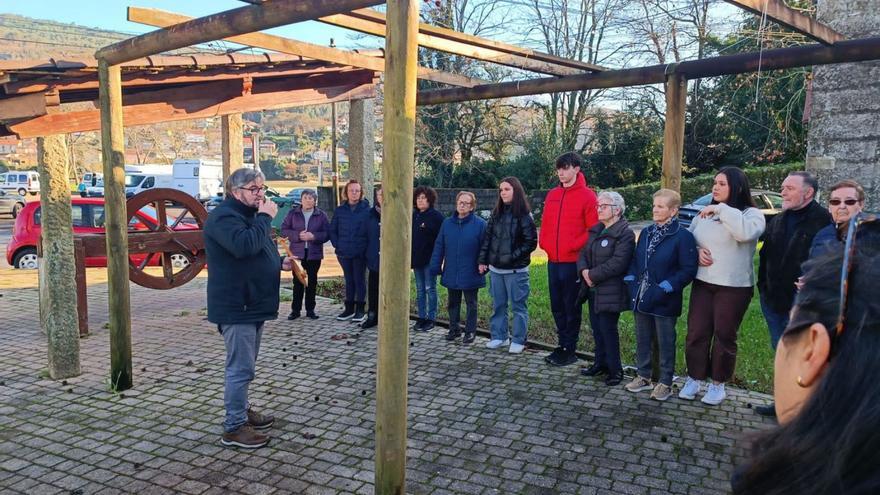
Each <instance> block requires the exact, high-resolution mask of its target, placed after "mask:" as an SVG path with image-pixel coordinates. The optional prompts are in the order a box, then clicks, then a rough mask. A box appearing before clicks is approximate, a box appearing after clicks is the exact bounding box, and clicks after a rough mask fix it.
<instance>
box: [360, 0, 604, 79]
mask: <svg viewBox="0 0 880 495" xmlns="http://www.w3.org/2000/svg"><path fill="white" fill-rule="evenodd" d="M346 15H347V16H350V17H355V18H359V19H364V20H368V21H372V22H376V23H380V24H386V20H385V14H382V13H381V12H377V11H375V10H372V9H359V10H355V11H353V12H348V13H346ZM419 33H421V34H426V35H431V36H433V37H435V38H444V39H447V40H451V41H458V42H460V43H464V44H467V45H470V46H474V47H478V48H487V49H490V50H496V51H499V52H503V53H509V54H511V55H518V56H521V57H526V58H529V59H532V60H539V61H541V62H546V63H548V64H553V65H558V66H561V67H570V68H572V69H578V70H579V71H581V72H583V71H591V72H599V71H603V70H605V68H604V67H602V66H600V65H596V64H591V63H588V62H581V61H580V60H572V59H568V58H563V57H558V56H556V55H550V54H547V53H542V52H539V51H535V50H532V49H530V48H523V47H520V46H516V45H511V44H508V43H502V42H500V41H495V40H490V39H486V38H481V37H479V36H474V35H471V34H465V33H460V32H458V31H455V30H452V29H447V28H443V27H439V26H433V25H431V24H425V23H419Z"/></svg>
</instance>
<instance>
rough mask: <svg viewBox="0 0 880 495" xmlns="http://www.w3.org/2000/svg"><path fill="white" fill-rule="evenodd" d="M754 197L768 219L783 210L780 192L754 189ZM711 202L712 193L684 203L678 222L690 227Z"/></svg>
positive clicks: (679, 212) (679, 211)
mask: <svg viewBox="0 0 880 495" xmlns="http://www.w3.org/2000/svg"><path fill="white" fill-rule="evenodd" d="M752 199H753V200H755V206H757V207H758V209H759V210H761V213H763V214H764V218H765V219H766V220H770V218H771V217H773V215H776V214H777V213H779V212H781V211H782V195H781V194H779V193H778V192H774V191H764V190H761V189H752ZM710 204H712V193H709V194H707V195H705V196H700V197H699V198H697V199H696V200H695V201H694V202H693V203H688V204H686V205H682V206H681V208H679V210H678V222H679V223H680V224H681V225H682V227H689V226H690V225H691V221H692V220H693V219H694V217H695V216H697V215H699V214H700V211H701V210H702V209H703V208H705V207H706V206H708V205H710Z"/></svg>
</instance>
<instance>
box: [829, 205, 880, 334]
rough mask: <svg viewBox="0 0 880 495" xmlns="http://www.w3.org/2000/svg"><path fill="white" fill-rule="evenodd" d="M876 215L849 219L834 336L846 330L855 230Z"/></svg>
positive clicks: (863, 215) (860, 214)
mask: <svg viewBox="0 0 880 495" xmlns="http://www.w3.org/2000/svg"><path fill="white" fill-rule="evenodd" d="M876 220H877V216H876V215H873V214H864V213H859V214H858V215H856V216H854V217H852V218H850V219H849V222H848V223H847V224H846V225H847V231H846V241H845V242H844V245H843V246H844V247H843V249H844V251H843V253H844V254H843V267H842V268H841V269H840V305H839V308H838V315H837V325H835V326H834V335H835V337H840V335H841V334H843V332H844V330H846V303H847V296H848V292H849V275H850V273H852V267H853V259H854V258H855V252H856V239H857V238H858V236H857V235H856V231H858V230H859V226H861V225H862V224H863V223H869V222H874V221H876Z"/></svg>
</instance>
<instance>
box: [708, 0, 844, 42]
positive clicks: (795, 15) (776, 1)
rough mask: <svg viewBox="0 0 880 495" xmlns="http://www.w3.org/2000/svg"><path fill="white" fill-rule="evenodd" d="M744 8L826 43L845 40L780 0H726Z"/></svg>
mask: <svg viewBox="0 0 880 495" xmlns="http://www.w3.org/2000/svg"><path fill="white" fill-rule="evenodd" d="M724 1H725V2H727V3H729V4H732V5H736V6H737V7H740V8H742V9H744V10H748V11H749V12H752V13H754V14H757V15H760V16H763V15H766V16H767V17H768V18H770V19H773V20H774V21H776V22H778V23H779V24H782V25H783V26H785V27H787V28H790V29H794V30H795V31H797V32H799V33H802V34H804V35H806V36H809V37H810V38H812V39H814V40H816V41H818V42H820V43H825V44H826V45H832V44H834V43H837V42H838V41H843V40H844V39H846V38H844V36H843V35H842V34H840V33H838V32H837V31H835V30H833V29H831V28H830V27H828V26H826V25H825V24H822V23H821V22H819V21H817V20H816V19H813V18H812V17H810V16H807V15H804V14H802V13H800V12H798V11H797V10H794V9H792V8H791V7H789V6H788V5H785V4H784V3H783V2H781V1H780V0H724Z"/></svg>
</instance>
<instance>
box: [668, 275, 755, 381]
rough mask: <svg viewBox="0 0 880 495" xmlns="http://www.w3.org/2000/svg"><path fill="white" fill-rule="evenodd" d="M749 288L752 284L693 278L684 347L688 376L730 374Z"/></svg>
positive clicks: (717, 378)
mask: <svg viewBox="0 0 880 495" xmlns="http://www.w3.org/2000/svg"><path fill="white" fill-rule="evenodd" d="M752 292H753V288H752V287H725V286H723V285H715V284H710V283H707V282H703V281H700V280H694V285H693V288H692V289H691V303H690V308H688V330H687V339H686V340H685V348H684V349H685V359H686V361H687V369H688V376H690V377H691V378H693V379H695V380H706V379H712V380H715V381H718V382H722V383H724V382H728V381H730V379H731V378H733V371H734V369H735V368H736V334H737V331H738V330H739V325H740V323H742V319H743V316H744V315H745V313H746V310H747V309H748V308H749V302H750V301H751V300H752Z"/></svg>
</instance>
